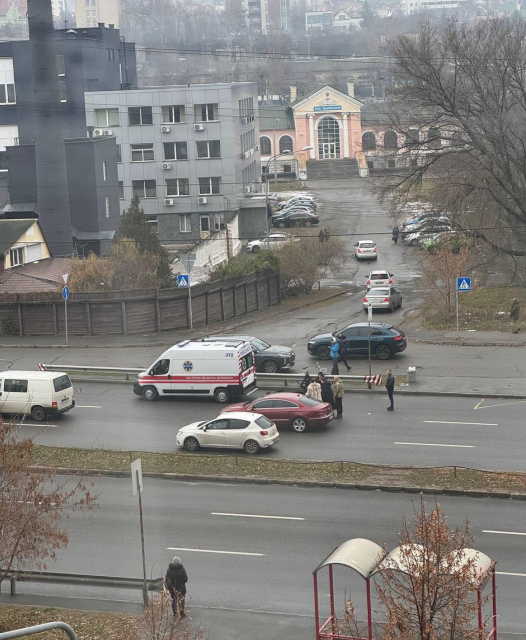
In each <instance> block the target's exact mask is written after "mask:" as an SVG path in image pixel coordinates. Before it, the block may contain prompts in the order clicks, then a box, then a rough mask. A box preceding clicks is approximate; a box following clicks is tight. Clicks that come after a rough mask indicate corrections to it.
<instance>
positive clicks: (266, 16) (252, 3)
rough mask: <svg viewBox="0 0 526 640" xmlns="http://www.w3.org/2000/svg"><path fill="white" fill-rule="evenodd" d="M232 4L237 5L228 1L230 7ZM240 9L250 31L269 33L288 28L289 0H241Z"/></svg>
mask: <svg viewBox="0 0 526 640" xmlns="http://www.w3.org/2000/svg"><path fill="white" fill-rule="evenodd" d="M233 6H237V5H232V3H230V7H231V8H232V7H233ZM241 9H242V10H243V11H244V13H245V16H246V19H247V22H248V27H249V29H250V30H251V31H260V32H261V33H269V32H281V31H288V30H289V29H290V0H242V3H241ZM231 10H232V9H231Z"/></svg>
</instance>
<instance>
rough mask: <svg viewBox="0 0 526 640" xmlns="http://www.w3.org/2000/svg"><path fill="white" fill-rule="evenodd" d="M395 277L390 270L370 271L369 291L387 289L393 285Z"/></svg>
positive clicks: (368, 278)
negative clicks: (375, 288) (379, 288)
mask: <svg viewBox="0 0 526 640" xmlns="http://www.w3.org/2000/svg"><path fill="white" fill-rule="evenodd" d="M393 275H394V274H393V273H391V272H390V271H389V270H388V269H383V270H380V271H369V275H368V276H366V278H367V289H372V288H373V287H387V286H389V285H390V284H393Z"/></svg>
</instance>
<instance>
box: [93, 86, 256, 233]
mask: <svg viewBox="0 0 526 640" xmlns="http://www.w3.org/2000/svg"><path fill="white" fill-rule="evenodd" d="M256 116H257V84H256V83H250V82H242V83H225V84H203V85H188V86H187V85H184V86H171V87H155V88H152V87H148V88H144V89H138V90H133V91H96V92H89V93H86V119H87V122H88V126H89V127H90V128H92V129H93V134H94V136H95V137H101V136H103V137H111V136H115V138H116V142H117V148H118V155H119V157H118V181H119V182H118V189H119V197H120V204H121V210H123V209H125V208H127V207H128V206H129V205H130V202H131V200H132V198H133V196H134V195H138V196H139V197H140V198H141V205H142V207H143V208H144V212H145V214H146V215H147V216H148V219H149V220H150V221H151V223H152V224H153V225H154V226H155V227H156V229H157V231H158V234H159V239H160V240H161V242H163V243H165V244H170V243H180V242H188V243H191V242H195V241H197V240H199V239H200V238H206V237H208V236H209V235H210V234H211V233H213V232H214V231H216V230H219V229H222V228H224V226H225V224H226V222H228V220H229V219H230V217H231V216H232V215H233V214H234V213H236V212H238V211H239V220H240V222H239V224H240V233H241V234H254V233H259V232H261V231H262V229H264V227H265V217H264V207H261V205H259V206H258V207H255V206H253V205H251V204H250V195H251V194H254V193H255V192H257V191H258V190H260V188H261V185H260V176H261V166H260V165H261V163H260V155H259V147H258V144H259V128H258V122H257V118H256Z"/></svg>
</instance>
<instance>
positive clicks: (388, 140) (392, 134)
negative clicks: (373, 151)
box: [384, 131, 398, 149]
mask: <svg viewBox="0 0 526 640" xmlns="http://www.w3.org/2000/svg"><path fill="white" fill-rule="evenodd" d="M384 149H398V136H397V135H396V131H386V132H385V133H384Z"/></svg>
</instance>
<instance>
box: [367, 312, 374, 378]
mask: <svg viewBox="0 0 526 640" xmlns="http://www.w3.org/2000/svg"><path fill="white" fill-rule="evenodd" d="M372 315H373V307H372V305H371V303H369V307H368V308H367V347H368V352H369V380H370V379H371V375H372V371H371V317H372ZM367 387H368V388H369V389H371V388H372V387H371V383H370V382H369V383H368V384H367Z"/></svg>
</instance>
